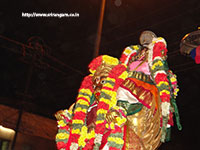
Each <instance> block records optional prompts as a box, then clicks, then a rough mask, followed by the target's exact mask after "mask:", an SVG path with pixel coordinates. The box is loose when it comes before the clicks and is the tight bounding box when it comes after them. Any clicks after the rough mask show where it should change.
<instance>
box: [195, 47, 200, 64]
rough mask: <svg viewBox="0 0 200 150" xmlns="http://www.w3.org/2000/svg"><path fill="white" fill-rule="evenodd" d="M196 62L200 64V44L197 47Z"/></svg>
mask: <svg viewBox="0 0 200 150" xmlns="http://www.w3.org/2000/svg"><path fill="white" fill-rule="evenodd" d="M195 62H196V63H197V64H200V45H199V46H198V47H197V48H196V57H195Z"/></svg>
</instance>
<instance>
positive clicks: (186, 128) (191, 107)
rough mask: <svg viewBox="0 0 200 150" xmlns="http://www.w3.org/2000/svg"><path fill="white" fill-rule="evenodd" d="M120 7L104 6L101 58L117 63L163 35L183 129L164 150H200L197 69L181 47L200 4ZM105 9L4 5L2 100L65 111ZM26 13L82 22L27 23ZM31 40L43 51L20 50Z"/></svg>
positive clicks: (164, 0)
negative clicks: (128, 50) (129, 49)
mask: <svg viewBox="0 0 200 150" xmlns="http://www.w3.org/2000/svg"><path fill="white" fill-rule="evenodd" d="M118 2H120V0H116V1H115V0H107V2H106V8H105V16H104V23H103V30H102V39H101V44H100V52H99V53H100V54H108V55H111V56H114V57H117V58H119V57H120V55H121V52H122V51H123V49H124V48H125V47H126V46H128V45H132V44H138V43H139V40H138V39H139V35H140V33H141V32H142V31H144V30H151V31H153V32H154V33H156V34H157V35H158V36H162V37H164V38H165V39H166V41H167V43H168V63H169V67H170V68H171V69H172V70H173V71H174V72H175V73H176V74H177V76H178V83H179V88H180V92H179V93H178V94H179V96H178V97H177V105H178V107H179V111H180V117H181V123H182V126H183V130H182V131H178V130H177V127H176V125H175V126H174V127H173V129H172V140H171V142H169V143H167V144H164V145H163V146H162V147H161V148H160V149H161V150H165V149H166V150H167V149H168V150H177V149H180V150H186V149H193V148H195V149H198V141H200V138H199V121H198V118H199V115H200V111H199V107H200V104H199V102H198V101H199V100H200V98H199V92H200V78H199V77H200V66H199V65H197V64H195V62H194V61H193V59H191V58H190V57H187V56H183V55H181V54H180V51H179V45H180V41H181V39H182V38H183V36H184V35H185V34H187V33H189V32H192V31H195V30H197V28H198V26H200V1H199V0H148V1H141V0H121V2H122V3H121V5H120V6H117V4H118ZM100 5H101V1H99V0H71V1H70V0H65V1H62V0H57V1H55V0H42V1H40V0H32V1H25V0H24V1H23V0H21V1H11V0H1V2H0V35H1V37H0V50H1V51H0V52H1V54H0V69H1V73H0V103H1V104H5V105H8V106H11V107H14V108H18V109H23V110H25V111H28V112H31V113H34V114H39V115H42V116H45V117H48V118H52V119H55V118H54V113H55V112H56V111H58V110H60V109H65V108H68V107H69V106H70V105H71V104H72V103H73V102H74V101H75V99H76V95H77V91H78V89H79V86H80V83H81V81H82V79H83V77H84V76H85V75H87V74H88V68H87V66H88V64H89V62H90V61H91V60H92V59H93V53H94V47H95V45H94V44H95V39H96V33H97V26H98V18H99V14H100ZM22 12H24V13H32V12H36V13H49V12H53V13H79V17H76V18H73V17H70V18H67V17H63V18H55V17H50V18H26V17H22ZM5 37H6V38H5ZM36 37H37V38H36ZM34 39H37V41H39V43H40V45H39V47H40V48H39V50H33V49H31V48H28V47H26V46H24V45H23V44H25V45H29V46H30V40H32V41H34ZM33 43H35V42H33ZM41 49H42V50H43V52H44V53H42V51H41Z"/></svg>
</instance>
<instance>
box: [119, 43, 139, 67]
mask: <svg viewBox="0 0 200 150" xmlns="http://www.w3.org/2000/svg"><path fill="white" fill-rule="evenodd" d="M139 50H141V46H140V45H131V46H128V47H126V48H125V49H124V51H123V52H122V55H121V58H120V61H121V62H122V63H124V64H125V65H128V63H129V62H130V59H132V57H133V56H135V55H136V54H137V53H138V51H139Z"/></svg>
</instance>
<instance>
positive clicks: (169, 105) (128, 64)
mask: <svg viewBox="0 0 200 150" xmlns="http://www.w3.org/2000/svg"><path fill="white" fill-rule="evenodd" d="M140 41H141V45H142V46H140V45H133V46H128V47H127V48H125V50H124V51H123V53H122V56H121V58H120V60H118V59H117V58H114V57H111V56H107V55H102V56H99V57H97V58H95V59H94V60H93V61H92V62H91V63H90V64H89V70H90V72H91V74H90V75H88V76H86V77H85V78H84V79H83V82H82V84H81V87H80V89H79V93H78V96H77V100H76V103H75V104H73V105H72V106H71V107H70V108H69V109H68V110H67V109H66V110H61V111H58V112H57V113H56V118H57V120H58V128H59V130H58V133H57V135H56V142H57V148H58V149H60V150H79V149H80V150H81V149H82V150H86V149H88V150H89V149H96V150H98V149H102V150H109V149H111V150H112V149H113V150H117V149H119V150H154V149H156V148H158V147H159V145H160V143H161V142H165V141H167V139H168V138H167V136H168V133H169V131H170V130H169V129H170V127H171V126H172V125H173V119H172V117H173V112H175V114H176V119H177V121H178V127H179V128H181V125H180V123H179V116H178V111H177V106H176V102H175V97H176V95H177V92H178V88H177V80H176V76H175V75H174V74H173V73H172V71H171V70H169V69H168V66H167V63H166V58H167V57H166V56H167V55H166V53H167V49H166V42H165V40H164V39H163V38H161V37H156V35H155V34H154V33H153V32H151V31H145V32H143V33H142V35H141V37H140Z"/></svg>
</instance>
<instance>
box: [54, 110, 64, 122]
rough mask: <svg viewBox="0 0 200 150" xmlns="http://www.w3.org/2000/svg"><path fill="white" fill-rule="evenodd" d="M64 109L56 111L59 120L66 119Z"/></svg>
mask: <svg viewBox="0 0 200 150" xmlns="http://www.w3.org/2000/svg"><path fill="white" fill-rule="evenodd" d="M63 112H64V110H59V111H57V112H56V113H55V117H56V119H57V120H58V121H60V120H63V119H64V115H63Z"/></svg>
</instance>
